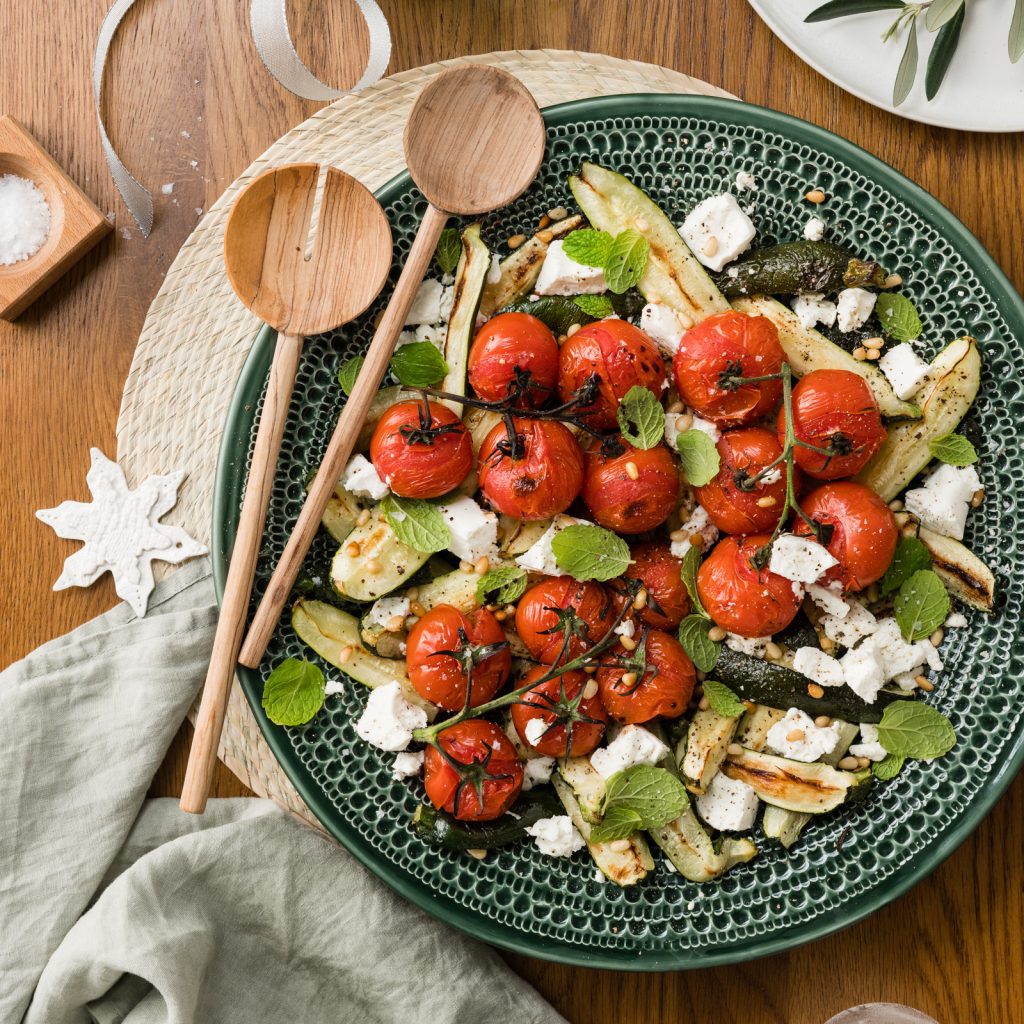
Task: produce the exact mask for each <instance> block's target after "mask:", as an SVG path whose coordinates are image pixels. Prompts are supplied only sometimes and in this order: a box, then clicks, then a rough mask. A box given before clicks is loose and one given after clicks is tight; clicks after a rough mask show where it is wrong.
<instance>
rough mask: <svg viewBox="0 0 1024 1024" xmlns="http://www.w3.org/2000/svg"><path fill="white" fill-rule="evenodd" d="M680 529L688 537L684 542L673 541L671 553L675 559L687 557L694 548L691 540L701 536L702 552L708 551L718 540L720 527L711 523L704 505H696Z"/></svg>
mask: <svg viewBox="0 0 1024 1024" xmlns="http://www.w3.org/2000/svg"><path fill="white" fill-rule="evenodd" d="M679 529H680V530H682V531H683V532H684V533H685V534H686V537H684V538H683V540H674V541H672V547H671V551H672V557H673V558H685V557H686V552H687V551H689V550H690V548H691V547H692V546H693V545H692V544H691V543H690V538H691V537H693V536H696V535H699V536H700V538H701V550H703V551H707V549H708V548H709V547H711V545H712V544H714V543H715V541H716V540H717V539H718V527H717V526H715V524H714V523H712V522H711V518H710V517H709V516H708V514H707V512H706V511H705V510H704V507H703V506H702V505H694V507H693V511H692V512H691V513H690V518H689V519H687V520H686V522H685V523H683V524H682V525H681V526H680V527H679Z"/></svg>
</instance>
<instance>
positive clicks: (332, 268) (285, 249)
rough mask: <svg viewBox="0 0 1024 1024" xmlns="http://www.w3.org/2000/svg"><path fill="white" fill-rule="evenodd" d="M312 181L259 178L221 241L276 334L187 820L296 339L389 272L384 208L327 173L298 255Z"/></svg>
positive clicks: (336, 317)
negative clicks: (310, 247)
mask: <svg viewBox="0 0 1024 1024" xmlns="http://www.w3.org/2000/svg"><path fill="white" fill-rule="evenodd" d="M320 178H321V173H320V166H319V164H291V165H289V166H286V167H278V168H275V169H272V170H269V171H266V172H265V173H263V174H261V175H260V176H259V177H258V178H256V179H255V181H253V182H252V184H250V185H249V186H248V188H246V190H245V191H244V192H243V193H242V194H241V195H240V196H239V197H238V199H237V200H236V202H235V206H234V209H233V210H232V211H231V215H230V216H229V217H228V222H227V228H226V230H225V233H224V262H225V265H226V267H227V274H228V279H229V280H230V282H231V287H232V288H234V290H235V293H236V294H237V295H238V297H239V298H240V299H241V300H242V302H244V303H245V305H246V306H248V307H249V309H251V310H252V311H253V312H254V313H255V314H256V315H257V316H258V317H260V319H261V320H264V321H265V322H266V323H268V324H269V325H270V326H271V327H273V328H274V329H275V330H276V331H277V332H278V334H277V343H276V345H275V348H274V360H273V363H272V365H271V367H270V375H269V377H268V380H267V391H266V397H265V399H264V403H263V411H262V413H261V414H260V422H259V428H258V429H257V431H256V443H255V447H254V449H253V455H252V463H251V465H250V467H249V475H248V478H247V480H246V485H245V498H244V500H243V502H242V510H241V513H240V515H239V520H238V532H237V533H236V534H235V543H234V547H233V549H232V552H231V564H230V567H229V569H228V577H227V580H226V582H225V584H224V596H223V599H222V601H221V605H220V619H219V620H218V622H217V632H216V635H215V636H214V641H213V653H212V655H211V657H210V667H209V669H208V671H207V674H206V683H205V685H204V688H203V697H202V702H201V703H200V705H199V715H198V717H197V718H196V729H195V736H194V737H193V740H192V748H191V750H190V751H189V756H188V768H187V769H186V772H185V784H184V787H183V789H182V794H181V809H182V810H183V811H188V812H189V813H192V814H202V812H203V811H204V810H205V809H206V799H207V796H208V795H209V791H210V782H211V780H212V778H213V769H214V766H215V764H216V762H217V748H218V746H219V744H220V734H221V730H222V728H223V726H224V713H225V711H226V709H227V702H228V694H229V692H230V690H231V680H232V678H233V677H234V673H235V665H236V662H237V659H238V648H239V646H240V645H241V642H242V637H243V635H244V632H245V619H246V613H247V612H248V609H249V598H250V596H251V593H252V585H253V578H254V576H255V573H256V558H257V555H258V554H259V550H260V542H261V540H262V538H263V525H264V521H265V519H266V513H267V504H268V503H269V500H270V492H271V488H272V486H273V482H274V470H275V467H276V464H277V456H278V453H279V451H280V449H281V438H282V436H283V434H284V428H285V421H286V419H287V417H288V405H289V402H290V400H291V394H292V388H293V386H294V384H295V374H296V370H297V369H298V365H299V356H300V355H301V353H302V339H303V338H304V337H305V336H306V335H310V334H319V333H321V332H322V331H327V330H331V329H332V328H335V327H338V326H340V325H341V324H344V323H347V322H348V321H350V320H352V319H354V318H355V317H357V316H359V314H360V313H362V312H364V310H366V308H367V307H368V306H369V305H370V303H371V302H373V300H374V299H375V298H376V297H377V295H378V294H379V293H380V290H381V288H383V287H384V282H385V281H386V280H387V275H388V270H389V269H390V267H391V227H390V225H389V224H388V220H387V217H386V216H385V215H384V211H383V210H382V209H381V207H380V204H379V203H378V202H377V200H376V199H375V198H374V197H373V195H372V194H371V193H370V192H369V191H368V190H367V189H366V188H365V187H364V186H363V185H361V184H360V183H359V182H358V181H356V180H355V178H352V177H350V176H349V175H347V174H345V173H343V172H342V171H339V170H337V168H334V167H328V168H327V169H326V172H325V173H324V175H323V192H322V199H321V202H320V213H319V217H318V219H317V223H316V226H315V228H314V229H313V230H314V235H313V242H312V249H311V252H310V255H309V258H306V252H307V249H309V239H310V231H311V223H312V219H313V216H314V212H315V207H316V201H317V188H318V183H319V181H320Z"/></svg>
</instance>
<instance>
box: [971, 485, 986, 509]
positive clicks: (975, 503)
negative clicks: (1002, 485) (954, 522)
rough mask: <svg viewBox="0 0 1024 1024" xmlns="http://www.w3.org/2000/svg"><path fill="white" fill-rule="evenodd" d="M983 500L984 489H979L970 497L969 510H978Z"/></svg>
mask: <svg viewBox="0 0 1024 1024" xmlns="http://www.w3.org/2000/svg"><path fill="white" fill-rule="evenodd" d="M984 500H985V488H984V487H979V488H978V489H977V490H976V491H975V492H974V494H972V495H971V508H978V507H979V506H980V505H981V503H982V502H983V501H984Z"/></svg>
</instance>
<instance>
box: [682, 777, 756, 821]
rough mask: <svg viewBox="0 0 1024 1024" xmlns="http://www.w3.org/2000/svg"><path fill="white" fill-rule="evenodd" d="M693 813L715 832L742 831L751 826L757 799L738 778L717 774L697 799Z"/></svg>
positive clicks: (752, 791) (751, 790)
mask: <svg viewBox="0 0 1024 1024" xmlns="http://www.w3.org/2000/svg"><path fill="white" fill-rule="evenodd" d="M696 804H697V813H698V814H699V815H700V816H701V817H702V818H703V819H704V821H706V822H707V823H708V824H709V825H710V826H711V827H712V828H716V829H718V831H719V832H743V831H744V830H745V829H748V828H750V827H751V826H752V825H753V824H754V819H755V818H756V817H757V807H758V799H757V793H756V792H754V789H753V787H751V786H748V785H747V784H746V783H745V782H744V781H743V780H742V779H730V778H729V776H728V775H726V774H725V773H724V772H718V773H717V774H716V775H715V776H714V778H713V779H712V780H711V784H710V785H709V786H708V788H707V791H706V792H705V793H703V794H701V795H700V796H698V797H697V800H696Z"/></svg>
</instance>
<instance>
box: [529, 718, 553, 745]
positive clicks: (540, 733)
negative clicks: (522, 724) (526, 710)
mask: <svg viewBox="0 0 1024 1024" xmlns="http://www.w3.org/2000/svg"><path fill="white" fill-rule="evenodd" d="M549 725H550V723H549V722H547V721H545V720H544V719H543V718H531V719H530V720H529V721H528V722H527V723H526V728H525V729H524V730H523V731H524V732H525V733H526V742H527V743H529V744H530V746H531V747H535V746H537V744H538V743H540V741H541V740H542V739H544V734H545V733H546V732H547V731H548V727H549Z"/></svg>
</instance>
